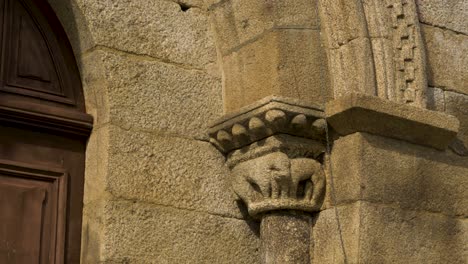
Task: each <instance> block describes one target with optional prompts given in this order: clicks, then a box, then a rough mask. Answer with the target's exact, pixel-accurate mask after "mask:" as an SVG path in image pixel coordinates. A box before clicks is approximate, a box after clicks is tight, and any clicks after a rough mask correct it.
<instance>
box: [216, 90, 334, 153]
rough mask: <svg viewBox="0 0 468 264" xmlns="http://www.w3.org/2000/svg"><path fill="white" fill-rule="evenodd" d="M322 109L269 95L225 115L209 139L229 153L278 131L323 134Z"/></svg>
mask: <svg viewBox="0 0 468 264" xmlns="http://www.w3.org/2000/svg"><path fill="white" fill-rule="evenodd" d="M323 118H324V112H323V110H322V109H321V108H320V107H319V106H317V105H313V104H309V103H305V102H302V101H300V100H296V99H291V98H283V97H277V96H270V97H267V98H264V99H262V100H260V101H258V102H256V103H254V104H251V105H249V106H246V107H243V108H241V109H239V111H237V112H235V113H232V114H230V115H226V116H225V117H224V118H222V119H221V120H219V121H218V122H216V123H215V124H214V125H212V126H211V127H210V129H209V130H208V134H209V136H210V142H211V143H212V144H213V145H215V146H216V147H217V148H218V149H219V150H220V151H221V152H223V153H224V154H227V153H229V152H231V151H233V150H235V149H239V148H242V147H245V146H248V145H250V144H252V143H254V142H257V141H259V140H261V139H264V138H266V137H269V136H272V135H275V134H289V135H294V136H299V137H304V138H312V139H318V138H323V137H324V132H325V127H326V121H325V120H324V119H323Z"/></svg>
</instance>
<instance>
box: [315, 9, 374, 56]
mask: <svg viewBox="0 0 468 264" xmlns="http://www.w3.org/2000/svg"><path fill="white" fill-rule="evenodd" d="M319 2H320V21H321V25H322V28H323V31H324V34H325V42H326V45H327V47H328V48H330V49H337V48H339V47H340V46H342V45H344V44H346V43H348V42H351V41H353V40H355V39H359V38H367V36H368V35H367V24H366V17H365V15H364V9H363V6H362V3H361V1H360V0H347V1H346V0H341V1H336V0H320V1H319Z"/></svg>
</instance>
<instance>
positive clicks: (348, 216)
mask: <svg viewBox="0 0 468 264" xmlns="http://www.w3.org/2000/svg"><path fill="white" fill-rule="evenodd" d="M337 209H338V220H339V221H338V220H337V217H336V212H335V208H330V209H327V210H324V211H321V212H320V213H318V214H317V215H316V216H315V217H314V222H313V227H312V232H311V233H312V243H313V247H312V252H311V258H312V260H311V263H330V264H335V263H359V228H360V206H359V203H353V204H348V205H345V206H339V207H338V208H337ZM342 241H343V245H344V250H343V246H342V244H341V242H342ZM345 256H346V257H345ZM345 260H346V261H345Z"/></svg>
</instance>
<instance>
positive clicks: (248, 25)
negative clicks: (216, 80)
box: [210, 0, 319, 55]
mask: <svg viewBox="0 0 468 264" xmlns="http://www.w3.org/2000/svg"><path fill="white" fill-rule="evenodd" d="M314 2H315V1H308V0H286V1H245V0H230V1H223V2H220V3H217V4H214V5H212V7H211V8H210V9H211V13H212V14H211V17H212V23H213V26H214V29H215V32H216V35H217V40H218V43H217V44H218V46H219V48H220V51H221V53H222V54H223V55H227V54H230V53H231V52H233V51H234V50H238V49H239V48H240V46H243V45H244V44H245V43H248V42H252V41H253V40H255V39H257V38H259V37H260V36H261V35H263V34H265V32H268V31H271V30H272V29H274V28H283V27H284V28H297V29H318V24H319V23H318V17H317V7H316V4H315V3H314Z"/></svg>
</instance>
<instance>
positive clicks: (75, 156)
mask: <svg viewBox="0 0 468 264" xmlns="http://www.w3.org/2000/svg"><path fill="white" fill-rule="evenodd" d="M0 30H1V32H0V42H1V43H0V44H1V45H0V48H1V52H0V63H1V68H0V264H3V263H8V264H10V263H12V264H15V263H18V264H35V263H41V264H49V263H50V264H52V263H54V264H58V263H79V262H80V260H79V258H80V245H81V217H82V206H83V183H84V160H85V148H86V141H87V138H88V136H89V134H90V132H91V129H92V118H91V116H89V115H87V114H86V113H85V108H84V98H83V91H82V88H81V81H80V78H79V72H78V70H77V67H76V62H75V59H74V57H73V52H72V50H71V48H70V44H69V43H68V40H67V37H66V35H65V33H64V31H63V29H62V28H61V26H60V23H59V21H58V19H57V18H56V17H55V14H54V13H53V11H52V9H51V8H50V6H49V5H48V3H47V1H46V0H0Z"/></svg>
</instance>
